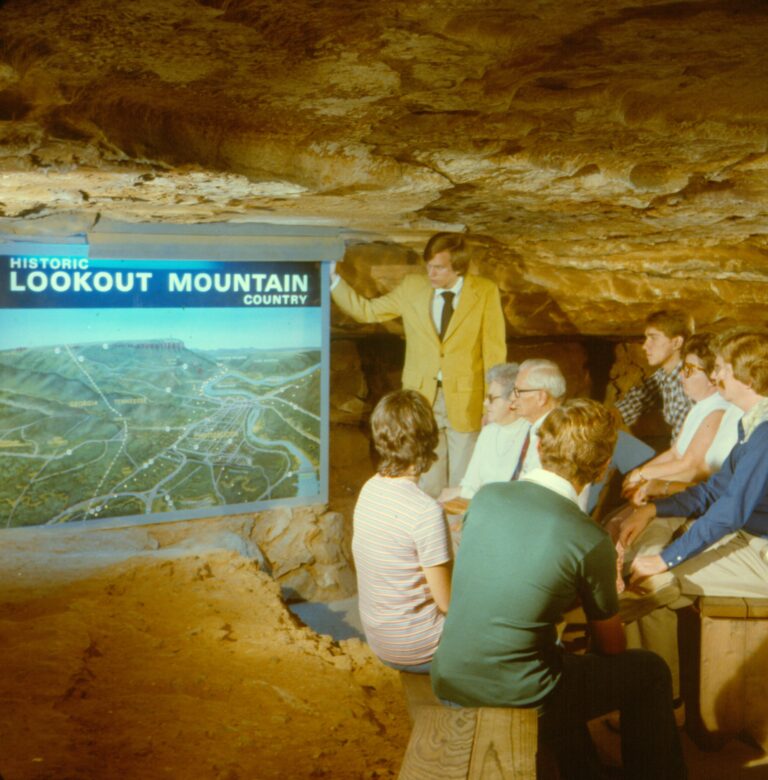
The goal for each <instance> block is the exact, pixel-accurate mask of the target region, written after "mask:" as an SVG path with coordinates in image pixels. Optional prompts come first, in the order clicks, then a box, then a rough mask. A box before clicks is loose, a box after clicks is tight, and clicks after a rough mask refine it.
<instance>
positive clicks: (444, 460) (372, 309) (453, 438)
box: [331, 233, 507, 497]
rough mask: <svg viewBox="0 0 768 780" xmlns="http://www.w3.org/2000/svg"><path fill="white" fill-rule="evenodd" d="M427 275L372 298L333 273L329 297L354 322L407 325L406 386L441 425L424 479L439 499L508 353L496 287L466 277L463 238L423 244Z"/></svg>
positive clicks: (457, 472) (462, 466)
mask: <svg viewBox="0 0 768 780" xmlns="http://www.w3.org/2000/svg"><path fill="white" fill-rule="evenodd" d="M424 261H425V263H426V266H427V273H426V276H423V275H421V274H410V275H408V276H406V277H405V278H404V279H403V281H402V282H401V283H400V284H399V285H398V286H397V287H396V288H395V289H394V290H392V292H390V293H387V294H386V295H382V296H381V297H379V298H374V299H372V300H369V299H368V298H364V297H363V296H362V295H360V294H358V293H357V292H355V290H353V289H352V287H351V286H350V285H349V284H347V283H346V282H345V281H344V280H343V279H342V278H341V277H339V276H337V275H336V274H335V271H332V274H331V275H332V279H331V295H332V297H333V300H334V301H335V302H336V304H337V305H338V306H339V307H340V308H341V309H343V310H344V311H345V312H346V313H347V314H348V315H349V316H350V317H352V318H354V319H356V320H358V321H359V322H384V321H385V320H391V319H395V318H396V317H402V320H403V327H404V329H405V366H404V367H403V387H405V388H408V389H412V390H418V391H419V392H420V393H421V394H422V395H424V396H425V397H426V398H427V399H428V400H429V401H430V402H431V403H432V407H433V410H434V413H435V417H436V419H437V423H438V426H439V428H440V444H439V445H438V450H437V454H438V459H437V461H436V462H435V464H434V465H433V466H432V468H431V469H430V471H429V472H427V474H425V475H424V476H423V477H422V480H421V486H422V488H423V489H424V490H425V491H426V492H427V493H429V494H430V495H432V496H435V497H437V496H438V495H439V494H440V491H441V490H442V489H443V488H444V487H446V486H447V485H458V484H459V481H460V480H461V477H462V476H463V475H464V472H465V471H466V468H467V464H468V463H469V459H470V457H471V455H472V449H473V448H474V445H475V440H476V439H477V434H478V432H479V430H480V426H481V421H482V416H483V399H484V397H485V392H486V389H485V375H486V373H487V372H488V370H489V369H490V368H491V367H492V366H495V365H496V364H497V363H503V362H505V361H506V358H507V344H506V335H505V325H504V314H503V312H502V310H501V300H500V298H499V290H498V288H497V287H496V285H495V284H494V283H493V282H491V281H490V280H488V279H484V278H482V277H479V276H473V275H471V274H467V269H468V268H469V261H470V252H469V248H468V246H467V244H466V240H465V238H464V236H462V235H461V234H458V233H437V234H436V235H434V236H432V238H430V239H429V241H428V242H427V245H426V247H425V249H424Z"/></svg>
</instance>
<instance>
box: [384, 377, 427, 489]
mask: <svg viewBox="0 0 768 780" xmlns="http://www.w3.org/2000/svg"><path fill="white" fill-rule="evenodd" d="M371 431H372V433H373V445H374V447H376V452H378V453H379V457H380V458H381V460H380V461H379V474H381V475H382V476H383V477H401V476H404V475H406V474H414V476H417V475H419V474H423V473H424V472H425V471H428V470H429V467H430V466H431V465H432V464H433V463H434V462H435V460H437V455H435V450H436V449H437V442H438V430H437V423H436V422H435V415H434V414H432V407H431V406H430V405H429V403H428V402H427V399H426V398H424V396H423V395H421V393H417V392H416V391H415V390H395V391H394V392H391V393H387V394H386V395H385V396H384V397H383V398H382V399H381V400H380V401H379V402H378V403H377V404H376V408H375V409H374V410H373V414H372V415H371Z"/></svg>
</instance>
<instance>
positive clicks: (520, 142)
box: [0, 0, 768, 336]
mask: <svg viewBox="0 0 768 780" xmlns="http://www.w3.org/2000/svg"><path fill="white" fill-rule="evenodd" d="M0 39H1V40H2V48H1V49H0V209H1V210H2V220H0V229H2V230H3V231H4V232H14V233H21V234H25V233H26V234H30V233H32V234H34V233H39V232H41V231H42V232H46V231H47V232H53V233H56V232H58V233H61V232H66V231H77V230H78V229H86V228H87V227H88V226H89V225H92V224H93V223H94V222H95V221H96V220H97V219H99V217H103V216H108V217H111V218H114V219H121V220H129V221H154V222H158V221H161V222H162V221H168V222H192V223H194V222H211V221H237V222H243V221H262V220H282V221H285V220H289V221H290V220H295V221H297V222H309V223H312V222H319V223H321V224H334V225H339V226H341V227H342V228H343V230H344V231H345V235H346V236H347V237H348V239H349V241H350V243H351V244H355V245H356V244H358V243H361V244H364V243H365V242H382V244H383V245H387V244H390V245H391V244H394V245H399V246H402V247H404V248H409V249H415V250H418V249H419V248H420V247H421V246H422V245H423V242H424V240H425V238H426V237H427V236H428V235H430V234H431V233H433V232H435V231H437V230H462V231H468V232H469V233H470V234H472V235H473V236H475V237H476V246H477V248H478V254H477V262H476V266H477V270H478V271H479V272H481V273H483V274H485V275H487V276H490V277H492V278H494V279H496V281H497V282H498V283H499V286H500V287H501V289H502V293H503V297H504V306H505V311H506V313H507V320H508V323H509V328H510V333H511V334H512V335H523V336H526V335H546V334H548V333H562V332H579V333H590V334H612V333H619V334H620V333H633V332H637V331H638V329H639V328H641V325H642V318H643V315H644V314H645V313H646V312H647V311H648V308H649V306H653V307H658V306H659V305H663V304H668V303H678V304H682V305H685V306H686V307H688V308H690V310H691V311H693V312H694V313H695V314H696V315H697V317H698V318H699V320H700V321H702V322H707V323H720V324H722V323H725V322H731V321H734V322H744V321H747V322H753V321H754V320H755V319H757V320H759V321H761V322H765V321H767V320H768V315H767V314H766V313H765V306H764V302H765V300H766V293H768V237H767V236H768V144H767V142H768V3H766V2H764V1H763V0H759V1H758V0H749V1H748V0H682V1H680V2H659V1H649V0H635V2H629V1H628V0H625V1H624V2H621V1H620V0H584V1H583V2H564V1H560V0H515V2H512V1H511V0H507V2H501V1H499V2H489V1H481V0H475V1H474V2H473V1H472V0H463V1H460V0H430V1H429V2H424V1H422V0H401V1H398V0H379V1H378V2H375V1H373V0H120V2H117V1H116V0H67V1H66V2H63V1H62V0H34V1H32V0H6V1H5V2H3V3H2V4H1V5H0ZM390 254H392V253H390ZM390 254H387V253H385V254H384V255H383V256H384V258H385V260H386V258H388V257H389V256H390ZM352 255H353V257H352V259H351V260H350V263H355V262H359V263H363V264H364V263H365V262H368V261H369V260H370V253H366V252H364V251H360V252H356V253H355V252H352ZM403 256H404V257H406V258H407V257H412V256H413V255H408V254H407V253H401V255H397V253H395V254H394V255H393V256H392V258H390V261H389V262H391V264H392V269H391V273H389V274H386V273H385V274H384V275H383V279H384V281H383V282H382V283H381V284H382V285H383V288H384V289H386V285H387V283H388V282H391V279H392V278H393V277H394V278H395V279H396V278H397V275H398V270H397V269H398V268H401V267H402V263H403V260H402V259H398V258H399V257H400V258H402V257H403ZM406 270H408V269H406ZM363 275H364V274H363ZM374 286H375V285H374ZM371 291H372V292H375V291H376V290H375V289H374V290H369V292H371Z"/></svg>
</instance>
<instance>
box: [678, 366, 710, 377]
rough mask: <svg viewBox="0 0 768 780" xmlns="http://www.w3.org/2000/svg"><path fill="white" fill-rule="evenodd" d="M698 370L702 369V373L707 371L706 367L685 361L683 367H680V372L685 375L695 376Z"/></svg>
mask: <svg viewBox="0 0 768 780" xmlns="http://www.w3.org/2000/svg"><path fill="white" fill-rule="evenodd" d="M697 371H701V373H702V374H706V373H707V371H706V369H704V368H702V367H701V366H697V365H694V364H693V363H683V367H682V368H681V369H680V373H681V374H682V375H683V376H685V377H689V376H693V375H694V374H695V373H696V372H697Z"/></svg>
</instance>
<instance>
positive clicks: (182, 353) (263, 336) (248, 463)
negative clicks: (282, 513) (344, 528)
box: [0, 307, 322, 528]
mask: <svg viewBox="0 0 768 780" xmlns="http://www.w3.org/2000/svg"><path fill="white" fill-rule="evenodd" d="M321 330H322V328H321V310H320V308H319V307H307V308H278V309H253V308H244V307H240V308H235V307H233V308H207V309H201V308H184V309H168V308H164V309H152V308H134V309H127V308H114V309H94V308H91V309H71V308H70V309H36V310H30V309H18V308H17V309H12V308H9V309H0V474H2V479H1V480H0V528H1V527H17V526H26V525H37V524H50V525H54V524H60V523H69V522H72V521H82V520H104V519H107V518H134V519H138V518H139V517H141V516H147V515H157V514H164V515H166V517H165V518H158V519H173V518H175V517H178V516H201V514H216V513H217V512H218V511H222V513H223V511H224V510H225V508H228V509H227V511H229V512H231V511H234V510H233V509H232V507H235V508H241V509H243V510H245V509H246V508H247V507H248V506H249V505H254V504H259V505H261V504H263V503H264V502H269V501H272V500H276V499H287V498H288V499H289V498H296V497H303V496H306V497H308V498H310V499H311V498H312V497H317V496H318V494H319V491H320V465H321V464H320V461H321V451H322V447H321V409H320V406H321V400H320V399H321V375H322V372H321V343H320V342H321V336H320V333H321ZM204 510H205V511H204Z"/></svg>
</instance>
